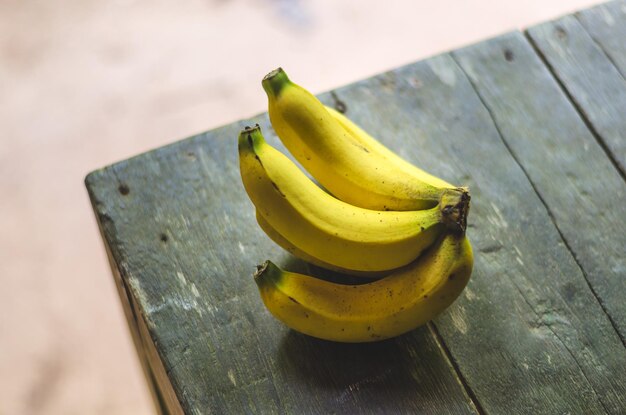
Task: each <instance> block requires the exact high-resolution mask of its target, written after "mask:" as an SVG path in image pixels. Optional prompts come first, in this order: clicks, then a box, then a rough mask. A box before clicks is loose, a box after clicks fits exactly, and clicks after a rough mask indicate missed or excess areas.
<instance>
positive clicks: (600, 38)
mask: <svg viewBox="0 0 626 415" xmlns="http://www.w3.org/2000/svg"><path fill="white" fill-rule="evenodd" d="M576 17H577V18H578V20H579V21H580V22H581V24H582V25H583V26H584V27H585V29H586V30H587V32H588V33H589V34H590V35H591V37H592V38H593V40H594V41H595V42H596V43H597V44H598V45H599V46H600V47H601V48H602V50H603V51H604V52H605V53H606V54H607V56H608V57H609V59H611V61H612V62H613V63H614V64H615V66H616V67H617V68H618V69H619V71H620V72H621V74H622V76H624V77H626V40H625V39H626V0H614V1H610V2H607V3H603V4H600V5H598V6H596V7H592V8H590V9H586V10H582V11H580V12H578V13H576Z"/></svg>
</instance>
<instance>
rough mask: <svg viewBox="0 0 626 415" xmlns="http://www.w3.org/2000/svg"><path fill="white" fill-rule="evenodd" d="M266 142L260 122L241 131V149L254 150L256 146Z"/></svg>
mask: <svg viewBox="0 0 626 415" xmlns="http://www.w3.org/2000/svg"><path fill="white" fill-rule="evenodd" d="M263 142H265V139H264V138H263V134H262V133H261V127H260V126H259V124H255V126H254V127H249V126H246V127H245V128H244V129H243V130H241V131H240V132H239V149H240V150H241V149H250V150H254V148H255V147H256V146H257V145H258V144H260V143H263Z"/></svg>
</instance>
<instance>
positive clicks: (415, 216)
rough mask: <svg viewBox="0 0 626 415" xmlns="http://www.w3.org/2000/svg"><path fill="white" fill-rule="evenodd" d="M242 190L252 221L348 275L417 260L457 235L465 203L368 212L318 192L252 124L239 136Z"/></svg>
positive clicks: (455, 198) (447, 198)
mask: <svg viewBox="0 0 626 415" xmlns="http://www.w3.org/2000/svg"><path fill="white" fill-rule="evenodd" d="M239 165H240V172H241V177H242V181H243V184H244V187H245V189H246V192H247V193H248V196H249V197H250V199H251V200H252V203H253V204H254V205H255V206H256V209H257V211H258V213H259V214H260V215H262V216H263V218H264V219H265V220H266V221H267V223H269V224H270V225H271V227H272V228H273V229H275V230H276V231H277V232H278V233H279V234H280V235H282V237H284V239H286V240H287V241H289V242H290V243H291V244H293V245H294V246H296V247H297V248H298V249H299V250H300V251H302V252H305V253H306V254H307V255H309V256H311V257H315V258H317V259H319V260H320V261H322V262H324V263H328V264H330V265H333V266H336V267H339V268H344V269H350V270H354V271H366V272H378V271H387V270H391V269H394V268H399V267H401V266H403V265H406V264H408V263H409V262H411V261H413V260H414V259H415V258H417V257H418V256H419V255H420V253H421V252H422V251H424V250H425V249H426V248H428V247H429V246H430V245H431V244H432V243H433V242H434V241H435V240H436V239H437V237H438V236H439V235H440V234H441V233H442V232H443V231H444V229H446V228H447V227H448V228H451V229H456V230H460V231H462V230H464V229H465V221H466V215H467V209H468V206H469V197H468V196H467V195H465V194H457V193H446V192H444V193H443V194H442V195H441V200H440V203H439V204H438V205H436V206H435V207H434V208H431V209H428V210H419V211H406V212H398V211H373V210H368V209H363V208H359V207H356V206H352V205H350V204H348V203H345V202H342V201H340V200H338V199H336V198H334V197H333V196H331V195H329V194H328V193H326V192H324V191H323V190H322V189H320V188H319V187H318V186H317V185H316V184H315V183H313V182H312V181H311V180H310V179H309V178H308V177H307V176H306V175H305V174H304V173H303V172H302V171H301V170H300V169H299V168H298V167H297V166H296V165H295V164H294V163H293V162H292V161H291V160H289V159H288V158H287V157H286V156H285V155H284V154H282V153H281V152H280V151H278V150H276V149H275V148H273V147H272V146H270V145H269V144H267V143H266V142H265V140H264V138H263V135H262V134H261V130H260V128H259V127H258V126H256V127H255V128H246V129H245V130H243V131H242V132H241V133H240V134H239Z"/></svg>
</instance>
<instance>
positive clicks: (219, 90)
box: [0, 0, 598, 415]
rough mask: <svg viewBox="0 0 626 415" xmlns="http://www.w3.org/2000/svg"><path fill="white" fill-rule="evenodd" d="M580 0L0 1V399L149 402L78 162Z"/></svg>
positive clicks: (31, 408)
mask: <svg viewBox="0 0 626 415" xmlns="http://www.w3.org/2000/svg"><path fill="white" fill-rule="evenodd" d="M596 3H598V1H589V0H525V1H519V0H465V1H460V0H459V1H453V0H439V1H425V0H416V1H400V0H384V1H380V0H351V1H341V2H338V1H332V0H317V1H312V0H309V1H306V0H299V1H298V0H291V1H290V0H231V1H228V0H189V1H185V2H180V1H174V0H152V1H147V0H109V1H95V0H45V1H44V0H0V131H1V134H0V235H1V236H2V237H1V238H0V414H2V415H8V414H11V415H13V414H64V415H71V414H150V413H153V407H152V402H151V399H150V397H149V395H148V392H147V388H146V387H145V384H144V379H143V375H142V372H141V369H140V366H139V364H138V361H137V359H136V356H135V351H134V349H133V345H132V341H131V338H130V335H129V332H128V329H127V326H126V323H125V321H124V317H123V313H122V308H121V305H120V302H119V299H118V297H117V293H116V291H115V286H114V284H113V279H112V277H111V273H110V270H109V266H108V263H107V260H106V256H105V252H104V248H103V245H102V242H101V239H100V235H99V233H98V229H97V226H96V222H95V219H94V216H93V213H92V210H91V206H90V203H89V200H88V197H87V192H86V191H85V188H84V185H83V178H84V176H85V175H86V174H87V173H88V172H90V171H91V170H94V169H96V168H99V167H103V166H105V165H107V164H110V163H113V162H115V161H118V160H121V159H125V158H128V157H130V156H133V155H135V154H137V153H140V152H144V151H146V150H149V149H152V148H155V147H158V146H161V145H163V144H167V143H170V142H172V141H175V140H178V139H181V138H184V137H186V136H189V135H192V134H195V133H199V132H202V131H204V130H208V129H212V128H215V127H217V126H220V125H223V124H227V123H230V122H232V121H235V120H238V119H241V118H246V117H249V116H251V115H254V114H256V113H259V112H262V111H265V106H266V101H265V94H264V92H263V90H262V89H261V86H260V81H261V78H262V77H263V75H264V74H265V73H266V72H268V71H269V70H271V69H273V68H275V67H277V66H283V67H284V68H285V69H286V70H287V71H288V73H289V75H290V76H291V78H292V79H293V80H295V81H296V82H298V83H301V84H303V85H304V86H306V87H307V88H308V89H309V90H311V91H313V92H315V93H318V92H322V91H325V90H328V89H330V88H333V87H336V86H340V85H343V84H346V83H349V82H353V81H356V80H359V79H362V78H365V77H368V76H370V75H373V74H375V73H378V72H381V71H384V70H387V69H390V68H393V67H396V66H399V65H402V64H406V63H410V62H412V61H415V60H418V59H422V58H425V57H428V56H430V55H433V54H436V53H440V52H444V51H447V50H449V49H453V48H457V47H460V46H463V45H466V44H469V43H473V42H476V41H479V40H482V39H485V38H488V37H491V36H494V35H497V34H500V33H502V32H505V31H509V30H512V29H516V28H523V27H527V26H529V25H532V24H534V23H538V22H541V21H545V20H548V19H552V18H554V17H557V16H559V15H562V14H566V13H570V12H573V11H575V10H578V9H582V8H586V7H589V6H591V5H593V4H596Z"/></svg>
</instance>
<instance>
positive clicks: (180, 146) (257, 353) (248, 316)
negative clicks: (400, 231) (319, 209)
mask: <svg viewBox="0 0 626 415" xmlns="http://www.w3.org/2000/svg"><path fill="white" fill-rule="evenodd" d="M259 93H260V94H262V93H263V92H262V90H260V89H259ZM255 122H259V123H260V124H261V125H263V126H264V129H265V132H266V136H267V138H268V140H269V141H271V142H273V143H274V144H276V145H277V146H278V144H277V143H276V139H275V137H274V136H273V134H272V133H271V130H270V129H269V128H268V127H267V126H268V125H269V122H268V120H267V117H266V116H261V117H259V118H256V119H253V120H250V121H249V123H252V124H253V123H255ZM243 125H244V123H235V124H232V125H229V126H227V127H224V128H220V129H217V130H214V131H211V132H209V133H206V134H201V135H199V136H196V137H192V138H190V139H187V140H183V141H181V142H178V143H175V144H173V145H171V146H168V147H164V148H160V149H157V150H155V151H152V152H149V153H147V154H143V155H141V156H138V157H135V158H133V159H130V160H127V161H124V162H121V163H118V164H116V165H114V166H111V167H108V168H105V169H102V170H99V171H97V172H94V173H92V174H90V175H89V176H88V178H87V180H86V181H87V187H88V189H89V191H90V195H91V198H92V202H93V204H94V207H95V210H96V212H97V216H98V220H99V222H100V226H101V227H102V229H103V234H104V236H105V240H106V243H107V245H108V246H109V248H110V250H111V253H112V256H113V258H114V262H115V264H116V267H117V268H119V271H120V275H121V277H122V279H123V283H124V285H125V287H126V289H127V291H128V293H129V294H130V296H131V297H132V302H133V303H134V304H135V305H136V308H137V309H138V310H139V312H138V313H136V314H138V317H137V318H138V319H140V321H143V322H145V326H146V327H147V329H148V335H144V336H143V337H144V338H145V337H148V338H151V340H152V342H153V343H154V345H155V349H156V351H157V352H158V355H159V357H158V358H153V359H152V364H153V366H155V367H158V366H159V365H162V367H163V368H164V371H165V373H166V374H167V375H169V381H170V383H171V388H172V390H173V391H174V392H175V394H176V396H177V398H178V400H179V401H180V406H181V408H182V409H183V411H184V412H185V413H190V414H196V413H220V414H226V413H264V414H265V413H354V412H359V413H433V414H442V413H444V414H457V413H475V412H476V410H475V408H474V406H473V404H472V402H471V400H470V399H469V398H468V396H467V395H466V394H465V391H464V390H463V387H462V385H461V384H460V382H459V379H458V378H457V377H456V374H455V371H454V369H453V368H452V367H451V366H450V363H449V362H448V360H447V359H446V356H445V353H444V352H443V351H442V350H441V349H440V346H439V344H438V343H437V341H436V338H435V337H434V336H433V335H432V333H431V332H430V330H429V328H428V327H427V326H426V327H423V328H421V329H418V330H416V331H414V332H412V333H410V334H408V335H405V336H401V337H399V338H397V339H393V340H389V341H384V342H380V343H377V344H363V345H358V344H357V345H346V344H334V343H330V342H325V341H320V340H315V339H312V338H309V337H306V336H303V335H299V334H296V333H294V332H291V331H290V330H288V329H287V328H285V327H284V326H283V325H282V324H280V323H279V322H277V321H276V320H274V318H273V317H272V316H271V315H270V314H269V313H268V312H267V311H266V310H265V308H264V306H263V304H262V302H261V299H260V297H259V294H258V291H257V288H256V285H255V284H254V282H253V279H252V272H253V270H254V269H255V265H256V264H258V263H260V262H262V261H263V260H265V259H267V258H272V259H273V260H276V261H278V262H279V263H282V264H283V265H284V266H286V267H288V268H290V269H298V268H302V267H303V265H302V263H299V262H298V261H295V260H294V259H293V258H291V257H289V256H288V255H287V254H286V253H284V252H282V250H281V249H280V248H278V247H277V246H275V245H274V244H273V243H272V242H271V241H270V240H269V239H268V238H267V237H265V236H264V234H263V233H262V231H261V230H260V229H259V227H258V226H257V225H256V222H255V219H254V208H253V206H252V204H251V203H250V202H249V200H248V198H247V196H246V194H245V192H244V189H243V186H242V185H241V181H240V177H239V170H238V160H237V144H236V137H237V134H238V132H239V130H240V128H242V127H243ZM155 373H157V374H158V373H160V372H159V371H158V370H157V371H155ZM157 380H159V379H158V377H157ZM163 389H164V390H165V391H167V388H163Z"/></svg>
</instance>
